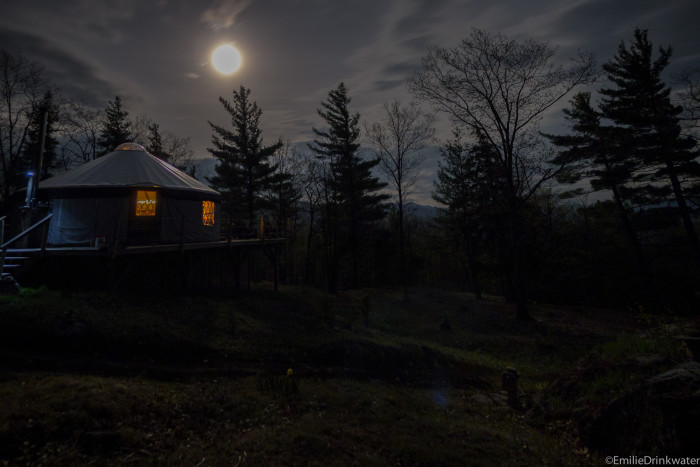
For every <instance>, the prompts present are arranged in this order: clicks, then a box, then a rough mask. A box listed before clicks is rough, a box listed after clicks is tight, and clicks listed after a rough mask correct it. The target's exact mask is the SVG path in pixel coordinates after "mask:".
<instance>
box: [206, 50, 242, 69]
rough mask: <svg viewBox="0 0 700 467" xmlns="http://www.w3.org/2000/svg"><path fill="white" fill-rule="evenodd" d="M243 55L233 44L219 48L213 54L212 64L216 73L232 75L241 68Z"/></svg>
mask: <svg viewBox="0 0 700 467" xmlns="http://www.w3.org/2000/svg"><path fill="white" fill-rule="evenodd" d="M241 61H242V59H241V54H240V53H239V52H238V50H236V48H235V47H234V46H232V45H231V44H226V45H222V46H220V47H218V48H217V49H216V50H214V53H212V54H211V62H212V65H214V68H216V71H218V72H219V73H223V74H225V75H230V74H231V73H233V72H235V71H236V70H238V68H240V66H241Z"/></svg>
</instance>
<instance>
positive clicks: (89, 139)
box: [60, 102, 102, 170]
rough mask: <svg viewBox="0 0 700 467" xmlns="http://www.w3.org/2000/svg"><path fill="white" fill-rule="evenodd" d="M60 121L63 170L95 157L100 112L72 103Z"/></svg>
mask: <svg viewBox="0 0 700 467" xmlns="http://www.w3.org/2000/svg"><path fill="white" fill-rule="evenodd" d="M65 108H66V112H65V113H64V116H63V118H62V120H61V130H60V133H61V137H62V139H63V141H64V143H63V145H62V146H61V159H62V163H63V168H64V170H68V169H69V168H70V167H71V166H73V165H76V164H84V163H85V162H90V161H91V160H94V159H95V158H96V157H97V153H98V146H97V142H98V140H99V138H100V130H101V128H102V120H101V117H102V112H101V111H99V110H96V109H92V108H90V107H88V106H87V105H85V104H82V103H79V102H72V103H70V104H68V105H67V106H66V107H65Z"/></svg>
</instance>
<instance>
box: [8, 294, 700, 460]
mask: <svg viewBox="0 0 700 467" xmlns="http://www.w3.org/2000/svg"><path fill="white" fill-rule="evenodd" d="M533 315H534V317H535V320H534V321H532V322H527V323H522V322H517V321H515V320H514V319H513V312H512V310H511V309H510V307H509V306H508V305H507V304H505V303H504V302H503V301H502V300H501V299H499V298H496V297H488V298H486V299H484V300H481V301H477V300H475V299H474V298H473V296H471V295H469V294H461V293H455V292H446V291H441V290H434V289H420V290H415V291H413V292H412V293H411V294H410V296H409V297H408V299H404V297H403V294H402V293H400V292H398V291H395V290H377V289H372V290H363V291H354V292H348V293H341V294H340V295H338V296H336V297H332V296H328V295H325V294H323V293H320V292H318V291H315V290H311V289H302V288H286V289H283V290H282V291H281V292H279V293H274V292H272V291H267V290H257V291H253V292H250V293H246V294H241V295H238V296H235V297H218V298H216V297H209V298H204V297H197V298H191V297H190V298H182V297H179V298H175V297H160V298H157V299H156V298H153V297H150V298H148V297H117V296H113V295H106V294H98V293H70V294H68V293H62V292H58V291H51V290H44V289H39V290H34V289H24V290H23V291H22V293H20V294H19V295H14V296H0V322H1V323H2V325H1V326H0V401H1V404H0V464H4V465H24V464H30V465H86V464H94V465H121V464H132V463H133V464H136V465H192V466H194V465H232V466H235V465H601V464H604V463H603V459H604V455H605V454H607V452H603V451H601V450H598V449H597V448H596V446H594V445H592V444H591V443H590V442H589V441H588V440H589V439H590V436H588V437H587V436H584V435H583V434H584V432H585V430H584V428H585V427H586V426H590V419H591V418H592V417H594V416H595V414H596V413H598V412H600V410H601V408H604V407H606V405H608V404H609V403H610V401H611V400H613V399H614V398H615V397H617V396H619V395H620V394H622V393H623V392H624V391H626V390H629V389H630V388H631V387H634V385H636V384H639V382H640V381H642V380H643V379H644V378H646V377H648V376H650V375H652V374H655V373H658V372H661V371H664V370H667V369H668V368H671V367H673V366H674V365H677V364H678V363H679V362H682V361H684V360H687V359H688V353H687V349H686V348H685V347H684V346H683V345H682V344H679V341H678V340H677V339H674V335H675V334H678V333H682V332H684V331H683V329H681V328H682V327H684V326H688V323H687V320H678V319H668V318H664V319H663V320H661V319H659V318H657V317H650V316H647V315H645V314H644V310H630V311H626V312H613V311H609V310H598V309H585V308H566V307H555V306H546V305H538V304H534V305H533ZM584 357H585V358H584ZM582 358H583V360H582ZM633 359H637V360H639V362H641V363H638V364H637V363H631V362H633V361H634V362H636V361H637V360H633ZM645 359H646V360H645ZM581 362H583V363H581ZM591 362H593V363H591ZM591 365H593V366H594V370H595V371H591ZM507 367H512V368H514V369H516V370H517V372H518V374H519V381H518V390H519V393H520V394H519V398H518V401H517V403H515V404H514V405H515V406H516V407H515V408H514V407H511V406H510V405H509V404H508V402H507V397H506V396H505V395H504V394H503V393H501V392H500V390H501V378H502V377H501V375H502V373H503V372H504V370H505V369H506V368H507ZM577 369H579V370H577ZM577 371H579V373H580V374H578V373H577ZM558 387H563V388H565V389H566V391H565V392H561V393H557V392H554V391H555V389H556V388H558ZM572 387H573V388H575V390H572ZM553 388H554V389H553ZM562 391H564V390H562ZM511 402H512V401H511ZM586 423H588V425H586ZM659 423H661V422H659ZM582 427H584V428H582ZM650 430H653V427H651V428H650ZM633 436H637V435H633ZM582 437H583V438H585V439H583V440H582ZM627 441H629V440H627ZM633 441H634V442H636V443H637V444H624V445H623V447H624V449H628V446H637V447H635V448H634V449H638V448H639V446H641V447H642V448H641V449H642V451H643V449H644V448H645V444H644V443H646V440H644V439H642V440H636V441H635V440H633ZM640 443H641V444H640ZM664 446H665V445H664ZM664 446H661V448H659V447H658V446H656V447H654V446H649V449H651V450H653V452H655V453H657V454H663V453H662V452H659V449H663V448H664ZM620 449H623V448H620ZM642 451H639V450H638V451H636V452H642ZM616 454H617V455H619V456H629V455H632V454H633V453H632V452H619V453H616Z"/></svg>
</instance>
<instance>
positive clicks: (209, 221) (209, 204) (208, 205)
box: [202, 201, 215, 225]
mask: <svg viewBox="0 0 700 467" xmlns="http://www.w3.org/2000/svg"><path fill="white" fill-rule="evenodd" d="M214 212H215V209H214V201H202V223H203V224H204V225H214Z"/></svg>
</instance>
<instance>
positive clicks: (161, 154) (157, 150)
mask: <svg viewBox="0 0 700 467" xmlns="http://www.w3.org/2000/svg"><path fill="white" fill-rule="evenodd" d="M148 132H149V134H148V151H149V152H150V153H151V154H153V155H154V156H156V157H157V158H158V159H161V160H164V161H165V162H168V159H170V158H169V156H168V154H167V153H166V152H165V150H164V148H163V136H162V135H161V133H160V125H158V124H157V123H155V122H153V123H151V124H150V125H148Z"/></svg>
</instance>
